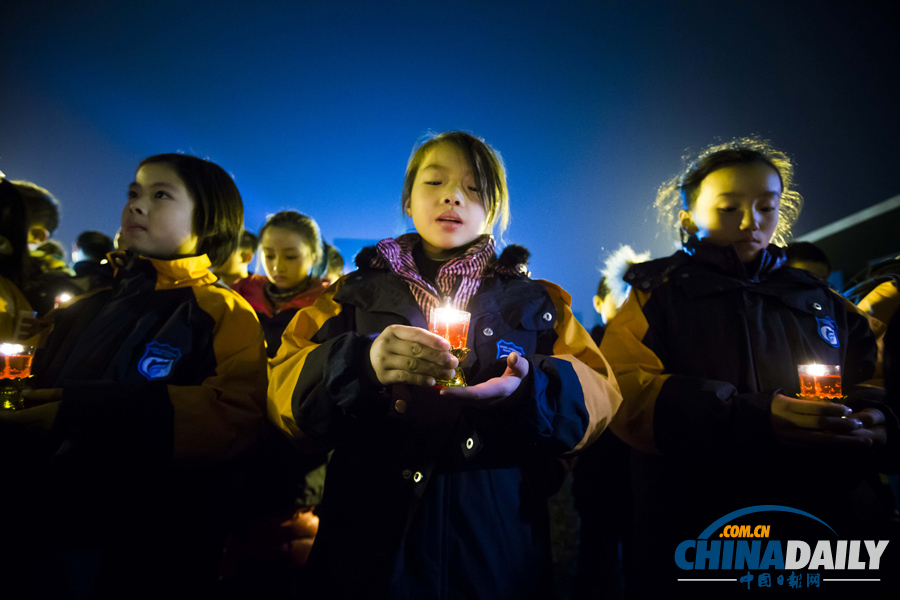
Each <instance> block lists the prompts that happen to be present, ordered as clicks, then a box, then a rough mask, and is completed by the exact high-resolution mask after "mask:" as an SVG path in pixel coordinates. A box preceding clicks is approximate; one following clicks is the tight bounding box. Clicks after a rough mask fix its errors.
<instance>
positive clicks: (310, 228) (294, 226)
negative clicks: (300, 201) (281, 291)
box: [259, 210, 325, 276]
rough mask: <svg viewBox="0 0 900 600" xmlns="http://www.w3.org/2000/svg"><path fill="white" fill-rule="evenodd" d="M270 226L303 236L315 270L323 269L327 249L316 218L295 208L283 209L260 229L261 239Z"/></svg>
mask: <svg viewBox="0 0 900 600" xmlns="http://www.w3.org/2000/svg"><path fill="white" fill-rule="evenodd" d="M269 227H279V228H281V229H287V230H288V231H292V232H294V233H296V234H297V235H299V236H300V237H301V238H303V240H304V242H306V244H307V245H308V246H309V256H310V258H311V259H312V269H313V271H314V272H318V271H321V265H322V257H323V256H324V255H325V249H324V248H323V246H322V232H321V231H320V230H319V224H318V223H316V221H315V219H313V218H312V217H309V216H307V215H304V214H301V213H298V212H297V211H295V210H283V211H281V212H279V213H275V214H274V215H272V216H271V217H269V218H268V220H267V221H266V224H265V225H263V226H262V229H260V230H259V239H260V240H262V237H263V235H264V234H265V233H266V229H268V228H269ZM313 276H316V275H315V273H313Z"/></svg>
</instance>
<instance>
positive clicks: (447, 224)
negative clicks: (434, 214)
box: [437, 219, 463, 231]
mask: <svg viewBox="0 0 900 600" xmlns="http://www.w3.org/2000/svg"><path fill="white" fill-rule="evenodd" d="M437 224H438V225H439V226H440V228H441V229H443V230H444V231H456V230H457V229H459V228H460V227H462V225H463V224H462V222H461V221H444V220H443V219H438V221H437Z"/></svg>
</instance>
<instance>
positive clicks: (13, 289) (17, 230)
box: [0, 173, 31, 343]
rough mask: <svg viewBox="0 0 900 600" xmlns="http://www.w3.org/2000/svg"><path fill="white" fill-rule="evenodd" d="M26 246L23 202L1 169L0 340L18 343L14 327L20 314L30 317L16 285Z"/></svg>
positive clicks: (27, 304)
mask: <svg viewBox="0 0 900 600" xmlns="http://www.w3.org/2000/svg"><path fill="white" fill-rule="evenodd" d="M27 250H28V245H27V235H26V213H25V203H24V202H23V200H22V197H21V195H20V194H19V192H18V190H17V189H16V186H14V185H13V184H12V183H10V182H9V181H7V180H6V179H4V178H3V174H2V173H0V343H3V342H16V343H21V341H22V340H20V339H16V337H15V334H16V330H17V329H19V330H21V327H19V324H20V322H21V320H22V318H23V315H24V316H25V317H26V318H27V317H31V305H30V304H29V303H28V300H26V298H25V296H24V295H23V294H22V292H21V290H20V289H19V286H20V285H21V284H22V280H23V277H24V275H23V271H24V269H25V253H26V252H27Z"/></svg>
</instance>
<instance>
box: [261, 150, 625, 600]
mask: <svg viewBox="0 0 900 600" xmlns="http://www.w3.org/2000/svg"><path fill="white" fill-rule="evenodd" d="M401 199H402V207H403V212H404V214H405V215H407V216H409V217H411V218H412V222H413V224H414V226H415V230H416V232H415V233H409V234H406V235H402V236H400V237H399V238H397V239H385V240H382V241H381V242H379V243H378V244H377V246H376V247H375V248H374V249H370V251H368V252H363V253H360V255H358V256H357V260H356V262H357V265H358V266H359V269H358V270H357V271H355V272H354V273H351V274H349V275H347V276H345V277H343V278H342V279H340V280H339V281H338V282H337V283H336V284H335V285H332V286H330V287H329V288H328V289H327V290H326V291H325V293H324V294H323V295H322V296H321V297H320V298H319V299H318V300H317V301H316V303H315V305H313V306H312V307H309V308H305V309H302V310H300V311H299V312H298V313H297V315H296V316H295V317H294V319H293V320H292V321H291V323H290V325H289V326H288V328H287V330H286V331H285V335H284V340H283V343H282V347H281V349H280V350H279V352H278V355H277V356H276V357H275V359H274V360H272V361H271V368H270V387H269V402H270V414H271V416H272V418H273V419H274V420H275V421H276V422H277V423H278V424H279V425H280V426H281V427H282V428H283V429H284V430H285V431H287V432H288V433H289V434H290V435H291V436H293V437H295V438H296V439H297V440H298V441H299V442H300V443H303V444H305V445H307V446H308V447H310V448H318V449H334V454H333V456H332V458H331V461H330V462H329V466H328V476H327V480H326V485H325V498H324V501H323V504H322V506H323V508H322V512H321V519H322V520H321V525H320V528H319V533H318V536H317V538H316V544H315V546H314V547H313V549H312V554H311V556H310V563H309V565H308V575H309V581H308V582H307V584H308V586H309V587H308V588H306V589H308V590H309V595H310V597H320V596H321V597H334V598H350V597H365V598H385V597H391V598H447V597H452V598H457V597H467V598H496V599H501V598H516V599H519V600H520V599H523V598H546V597H548V595H549V594H551V591H550V587H551V581H550V577H549V576H550V572H551V571H550V555H549V546H548V539H549V528H548V522H547V505H546V497H547V493H548V489H547V485H548V482H547V477H546V470H547V467H548V464H551V463H552V464H553V466H554V467H555V463H556V461H555V458H556V457H558V456H560V455H564V454H566V453H570V452H573V451H577V450H580V449H582V448H584V447H585V446H586V445H588V444H590V443H591V442H592V441H593V440H594V439H595V438H596V437H597V436H598V435H599V433H600V432H601V430H602V429H603V427H605V425H606V424H607V423H608V422H609V420H610V419H611V418H612V415H613V414H614V413H615V411H616V409H617V407H618V404H619V401H620V395H619V391H618V388H617V386H616V384H615V381H614V380H613V379H612V377H611V376H609V372H608V369H607V365H606V362H605V361H604V359H603V357H602V356H601V355H600V354H599V352H598V351H597V348H596V346H595V345H594V344H593V343H592V342H591V341H590V337H589V336H588V333H587V332H586V331H585V330H584V329H583V328H582V327H581V326H580V325H579V324H578V323H577V322H576V321H575V319H574V318H573V316H572V312H571V310H570V308H569V296H568V295H567V294H566V293H565V292H564V291H562V290H561V289H560V288H559V287H557V286H555V285H553V284H550V283H547V282H542V281H533V280H531V279H529V278H528V277H527V276H526V275H525V274H524V273H523V272H522V270H521V268H520V266H519V265H511V264H504V263H501V262H499V261H498V260H497V259H496V258H495V254H494V238H493V237H492V235H491V231H492V229H493V228H494V226H495V225H496V224H497V223H500V225H501V228H503V227H505V224H506V221H507V218H508V196H507V187H506V174H505V170H504V167H503V164H502V162H501V161H500V158H499V156H498V155H497V154H496V153H495V152H494V151H493V149H491V147H490V146H488V145H487V144H485V143H484V142H483V141H482V140H480V139H478V138H475V137H473V136H472V135H470V134H467V133H461V132H450V133H444V134H440V135H437V136H434V137H433V138H431V139H430V140H428V141H427V142H425V143H424V144H422V145H421V146H419V147H418V148H417V149H416V150H415V151H414V153H413V154H412V157H411V158H410V161H409V164H408V167H407V171H406V178H405V180H404V184H403V192H402V195H401ZM445 297H450V298H451V302H452V304H453V305H454V306H455V307H456V308H458V309H464V310H466V311H468V312H469V313H471V323H470V326H469V330H468V338H467V342H466V346H467V347H468V348H469V349H470V352H469V356H468V357H467V358H465V359H464V360H463V362H462V366H463V368H464V371H465V377H466V380H467V381H468V383H469V387H462V388H445V389H443V390H441V389H438V388H436V387H434V386H435V382H436V381H437V380H439V379H446V378H448V377H451V376H452V375H453V372H454V368H455V367H456V366H457V365H458V364H459V361H458V359H457V358H455V357H454V356H453V355H452V354H451V353H450V344H449V343H448V342H447V341H446V340H445V339H444V338H442V337H440V336H437V335H435V334H433V333H430V332H429V331H428V320H429V315H430V313H431V312H432V310H433V309H435V308H437V307H439V306H440V305H441V304H443V302H444V300H443V299H444V298H445ZM348 565H349V566H350V571H352V572H348Z"/></svg>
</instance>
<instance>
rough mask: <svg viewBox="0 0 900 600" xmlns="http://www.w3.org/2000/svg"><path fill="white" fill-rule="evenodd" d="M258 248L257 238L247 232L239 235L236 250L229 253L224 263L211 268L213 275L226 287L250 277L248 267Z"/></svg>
mask: <svg viewBox="0 0 900 600" xmlns="http://www.w3.org/2000/svg"><path fill="white" fill-rule="evenodd" d="M258 246H259V238H258V237H256V236H255V235H254V234H252V233H250V232H249V231H247V230H244V231H243V233H241V243H240V244H239V245H238V247H237V250H235V251H234V252H232V253H231V256H230V257H228V260H226V261H225V262H224V263H222V264H221V265H219V266H218V267H213V273H215V274H216V276H217V277H218V278H219V279H220V280H222V283H224V284H225V285H227V286H232V285H234V283H235V282H236V281H240V280H241V279H246V278H247V277H250V271H249V266H250V263H251V262H252V261H253V255H254V254H256V248H257V247H258Z"/></svg>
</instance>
